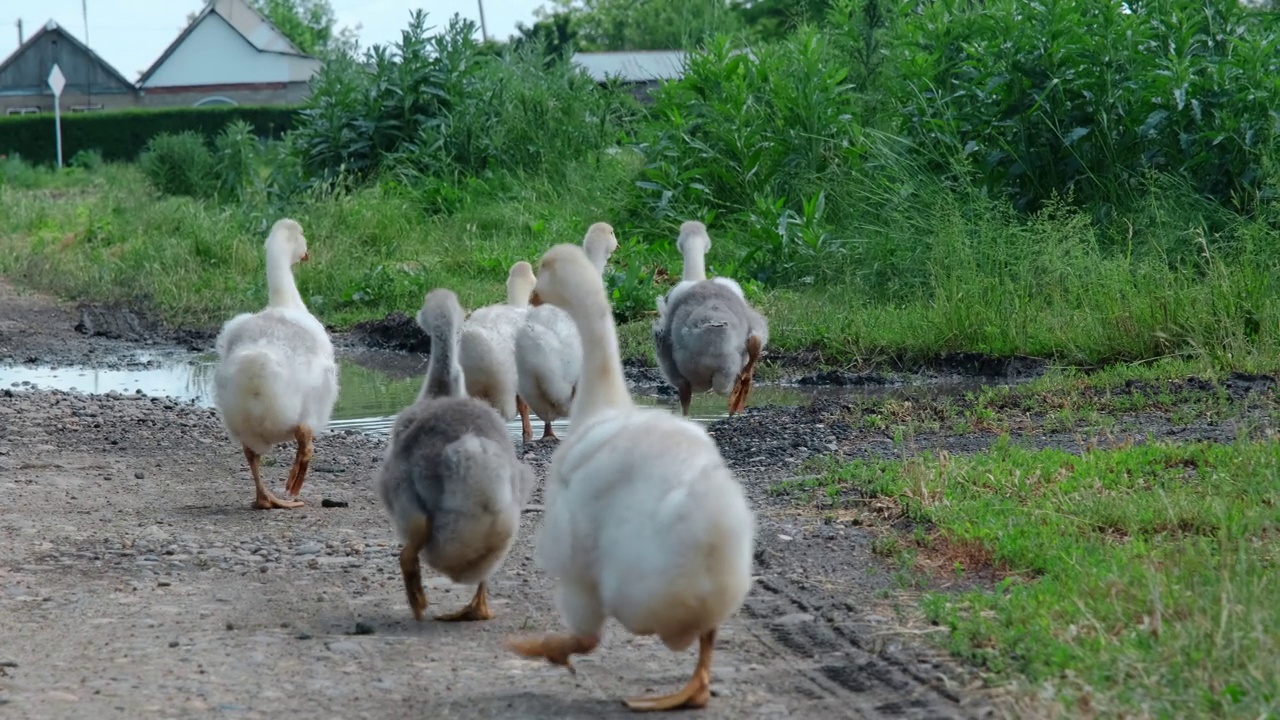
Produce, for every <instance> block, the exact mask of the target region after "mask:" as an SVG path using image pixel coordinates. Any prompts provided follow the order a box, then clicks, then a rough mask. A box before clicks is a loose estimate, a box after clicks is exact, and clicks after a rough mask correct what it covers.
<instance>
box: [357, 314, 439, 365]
mask: <svg viewBox="0 0 1280 720" xmlns="http://www.w3.org/2000/svg"><path fill="white" fill-rule="evenodd" d="M346 334H347V335H348V336H349V337H350V339H352V340H355V341H357V342H360V343H363V344H365V345H367V346H368V347H371V348H375V349H379V350H397V351H400V352H406V353H420V354H424V355H425V354H427V353H429V352H431V338H430V337H429V336H428V335H427V334H426V332H424V331H423V329H422V328H421V327H419V325H418V321H417V320H416V319H415V318H412V317H410V316H408V315H406V314H405V313H401V312H394V313H391V314H389V315H387V316H386V317H384V318H382V319H380V320H366V321H364V322H359V323H356V324H355V325H353V326H352V327H351V330H350V331H349V332H348V333H346Z"/></svg>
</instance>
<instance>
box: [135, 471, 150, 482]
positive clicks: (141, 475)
mask: <svg viewBox="0 0 1280 720" xmlns="http://www.w3.org/2000/svg"><path fill="white" fill-rule="evenodd" d="M133 476H134V477H136V478H138V479H139V480H143V479H145V478H146V477H147V474H146V473H144V472H142V471H141V470H138V471H136V472H135V473H134V474H133Z"/></svg>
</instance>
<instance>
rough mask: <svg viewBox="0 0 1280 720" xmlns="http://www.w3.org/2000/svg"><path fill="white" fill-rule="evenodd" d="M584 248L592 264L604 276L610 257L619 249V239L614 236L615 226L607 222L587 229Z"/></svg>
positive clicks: (583, 240)
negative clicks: (605, 266)
mask: <svg viewBox="0 0 1280 720" xmlns="http://www.w3.org/2000/svg"><path fill="white" fill-rule="evenodd" d="M582 247H583V249H584V250H585V251H586V253H587V257H588V258H590V259H591V264H592V265H595V266H596V270H597V271H598V272H599V273H601V274H603V273H604V265H605V263H606V262H608V261H609V256H610V255H612V254H613V251H614V250H617V249H618V237H617V236H616V235H614V234H613V226H612V225H610V224H609V223H607V222H598V223H595V224H594V225H592V226H591V227H589V228H587V234H586V237H584V238H582Z"/></svg>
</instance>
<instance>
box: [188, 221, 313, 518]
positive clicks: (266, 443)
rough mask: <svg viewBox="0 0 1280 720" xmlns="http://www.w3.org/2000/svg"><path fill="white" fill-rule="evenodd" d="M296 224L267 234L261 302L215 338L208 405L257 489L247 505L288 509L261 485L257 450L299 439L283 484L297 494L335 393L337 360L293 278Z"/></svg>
mask: <svg viewBox="0 0 1280 720" xmlns="http://www.w3.org/2000/svg"><path fill="white" fill-rule="evenodd" d="M309 257H310V256H309V255H308V253H307V239H306V237H304V236H303V234H302V226H300V225H299V224H298V223H297V222H296V221H294V220H290V219H288V218H285V219H282V220H279V221H277V222H276V223H275V225H273V226H272V228H271V233H270V234H269V235H268V236H267V241H266V260H267V291H268V298H269V299H268V302H267V307H266V308H265V309H263V310H261V311H259V312H256V313H242V314H240V315H236V316H235V317H233V318H231V319H230V320H228V321H227V323H226V324H225V325H223V326H222V331H221V332H220V333H219V334H218V339H217V342H216V344H215V346H216V349H217V353H218V364H217V368H216V369H215V371H214V375H213V404H214V406H215V407H216V408H217V409H218V414H219V415H220V416H221V418H222V422H223V424H224V425H225V426H226V428H227V433H228V434H229V435H230V436H231V439H232V441H233V442H236V443H238V444H240V445H242V446H243V448H244V457H245V459H246V460H248V462H249V473H250V474H251V475H252V476H253V485H254V489H255V492H256V495H255V497H254V501H253V507H255V508H258V509H263V510H265V509H271V508H294V507H299V506H301V505H302V504H303V503H302V502H301V501H296V500H281V499H279V498H277V497H276V496H275V495H273V494H272V493H271V491H269V490H267V488H266V487H265V486H264V485H263V484H262V475H261V471H260V469H259V460H260V458H261V456H262V455H263V454H265V453H267V452H270V450H271V448H272V447H273V446H275V445H277V444H279V443H283V442H287V441H289V440H294V441H296V442H297V443H298V449H297V453H296V455H295V457H294V461H293V467H292V469H290V471H289V480H288V483H287V484H286V486H285V490H286V491H287V492H288V493H289V494H290V495H293V496H297V495H298V493H299V492H300V491H301V490H302V483H303V482H304V480H305V479H306V475H307V466H308V465H309V464H310V462H311V456H312V452H313V450H312V438H313V437H314V436H315V434H317V433H320V432H322V431H323V430H324V429H325V428H326V427H327V426H328V425H329V418H330V416H331V415H332V413H333V406H334V403H336V402H337V400H338V366H337V363H335V362H334V357H333V344H332V342H330V340H329V334H328V333H327V332H326V331H325V329H324V325H322V324H321V323H320V321H319V320H317V319H316V318H315V316H313V315H312V314H311V313H310V312H308V311H307V306H306V305H305V304H304V303H303V302H302V296H301V295H299V294H298V288H297V286H296V285H295V284H294V280H293V270H292V268H293V265H295V264H297V263H299V262H304V261H306V260H307V259H308V258H309Z"/></svg>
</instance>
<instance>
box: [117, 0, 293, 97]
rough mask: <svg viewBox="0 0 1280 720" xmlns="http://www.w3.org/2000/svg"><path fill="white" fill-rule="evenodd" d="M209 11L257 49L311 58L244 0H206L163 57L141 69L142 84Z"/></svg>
mask: <svg viewBox="0 0 1280 720" xmlns="http://www.w3.org/2000/svg"><path fill="white" fill-rule="evenodd" d="M210 14H217V15H218V17H220V18H222V19H223V20H224V21H225V22H226V23H227V24H228V25H230V26H231V28H232V29H233V30H235V31H236V32H237V33H238V34H239V35H240V37H243V38H244V39H245V41H246V42H248V43H249V44H250V45H252V46H253V47H254V49H256V50H257V51H258V52H263V53H276V54H280V55H296V56H297V57H300V58H311V56H310V55H308V54H306V53H304V52H302V50H300V49H298V46H297V45H294V44H293V42H292V41H291V40H289V38H287V37H285V34H284V33H282V32H280V29H279V28H277V27H276V26H275V25H273V24H272V23H271V21H270V20H267V19H266V18H265V17H263V16H262V14H261V13H259V12H258V11H257V10H254V9H253V8H252V7H250V5H249V3H247V2H245V0H209V1H208V2H207V3H205V6H204V9H203V10H201V11H200V14H199V15H196V17H195V19H194V20H192V21H191V22H190V24H188V25H187V27H186V28H184V29H183V31H182V32H181V33H180V34H179V35H178V37H177V39H175V40H174V41H173V42H172V43H170V44H169V47H167V48H165V50H164V52H163V53H161V54H160V57H159V58H157V59H156V61H155V62H154V63H152V64H151V67H149V68H147V69H146V71H145V72H143V73H142V76H141V77H140V78H138V86H139V87H141V86H142V85H143V84H145V83H146V82H147V80H149V79H150V78H151V76H152V75H154V74H155V73H156V71H157V70H159V69H160V67H161V66H162V65H164V63H165V61H167V60H168V59H169V58H170V57H171V56H172V55H173V53H174V52H175V51H176V50H177V49H178V48H179V47H181V46H182V43H183V42H185V41H186V39H187V38H188V37H190V36H191V33H193V32H195V29H196V28H197V27H199V26H200V23H202V22H204V21H205V19H206V18H207V17H209V15H210Z"/></svg>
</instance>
